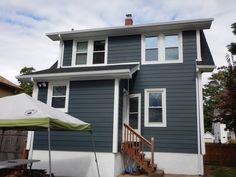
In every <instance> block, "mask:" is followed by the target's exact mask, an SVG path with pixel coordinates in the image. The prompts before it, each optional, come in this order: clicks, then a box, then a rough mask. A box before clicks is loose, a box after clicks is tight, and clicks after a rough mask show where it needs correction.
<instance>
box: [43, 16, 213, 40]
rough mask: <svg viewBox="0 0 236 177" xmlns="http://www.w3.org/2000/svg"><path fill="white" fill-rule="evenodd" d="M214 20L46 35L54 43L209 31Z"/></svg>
mask: <svg viewBox="0 0 236 177" xmlns="http://www.w3.org/2000/svg"><path fill="white" fill-rule="evenodd" d="M212 21H213V18H206V19H197V20H185V21H173V22H162V23H152V24H146V25H132V26H118V27H108V28H96V29H86V30H75V31H64V32H54V33H46V36H48V37H49V38H50V39H51V40H53V41H58V40H61V39H67V40H68V39H73V38H78V37H92V36H104V35H106V36H115V35H116V36H119V35H131V34H141V33H148V32H152V31H155V32H158V31H172V30H194V29H209V28H210V26H211V24H212Z"/></svg>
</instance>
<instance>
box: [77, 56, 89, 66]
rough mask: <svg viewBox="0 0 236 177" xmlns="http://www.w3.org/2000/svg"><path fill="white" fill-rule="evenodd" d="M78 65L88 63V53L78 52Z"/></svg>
mask: <svg viewBox="0 0 236 177" xmlns="http://www.w3.org/2000/svg"><path fill="white" fill-rule="evenodd" d="M75 64H76V65H82V64H87V53H77V54H76V63H75Z"/></svg>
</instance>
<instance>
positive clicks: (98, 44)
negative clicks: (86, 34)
mask: <svg viewBox="0 0 236 177" xmlns="http://www.w3.org/2000/svg"><path fill="white" fill-rule="evenodd" d="M104 61H105V40H101V41H94V45H93V64H99V63H104Z"/></svg>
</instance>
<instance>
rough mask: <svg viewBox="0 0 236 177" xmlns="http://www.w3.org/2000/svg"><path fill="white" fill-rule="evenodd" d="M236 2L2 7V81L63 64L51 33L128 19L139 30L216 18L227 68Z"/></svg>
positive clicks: (103, 1)
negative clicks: (24, 69) (24, 70)
mask: <svg viewBox="0 0 236 177" xmlns="http://www.w3.org/2000/svg"><path fill="white" fill-rule="evenodd" d="M235 6H236V1H235V0H228V1H220V0H208V1H204V0H199V1H185V0H171V1H165V0H160V1H156V0H149V1H145V0H134V1H127V0H119V1H116V0H99V1H93V0H87V1H83V0H79V1H78V0H71V1H67V0H57V1H42V0H35V1H30V0H21V1H16V0H8V1H6V0H5V1H4V0H3V1H0V26H1V27H0V34H1V35H0V75H2V76H4V77H6V78H7V79H9V80H11V81H13V82H15V83H17V81H16V79H15V76H16V75H18V74H19V71H20V69H21V68H22V67H24V66H33V67H35V68H36V69H37V70H40V69H45V68H48V67H49V66H50V65H52V64H53V63H54V62H55V61H56V60H57V58H58V54H59V51H58V43H57V42H53V41H51V40H50V39H48V38H47V37H46V36H45V35H44V34H45V33H47V32H54V31H64V30H70V29H71V28H74V29H83V28H94V27H105V26H119V25H123V20H124V16H125V14H126V13H132V14H133V19H134V23H135V24H141V23H152V22H160V21H170V20H183V19H196V18H208V17H213V18H214V19H215V20H214V22H213V25H212V28H211V29H210V30H206V36H207V40H208V43H209V46H210V48H211V51H212V55H213V58H214V60H215V63H216V64H217V66H220V65H225V64H226V62H225V58H224V56H225V53H226V52H227V49H226V47H225V46H226V45H227V44H229V43H230V42H232V41H235V36H233V34H232V32H231V29H230V25H231V23H233V22H235V21H236V19H235V10H234V7H235Z"/></svg>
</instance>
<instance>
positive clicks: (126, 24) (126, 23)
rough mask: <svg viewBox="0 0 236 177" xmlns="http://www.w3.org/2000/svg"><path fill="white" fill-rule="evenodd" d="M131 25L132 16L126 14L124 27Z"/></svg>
mask: <svg viewBox="0 0 236 177" xmlns="http://www.w3.org/2000/svg"><path fill="white" fill-rule="evenodd" d="M129 25H133V20H132V14H126V18H125V26H129Z"/></svg>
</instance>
